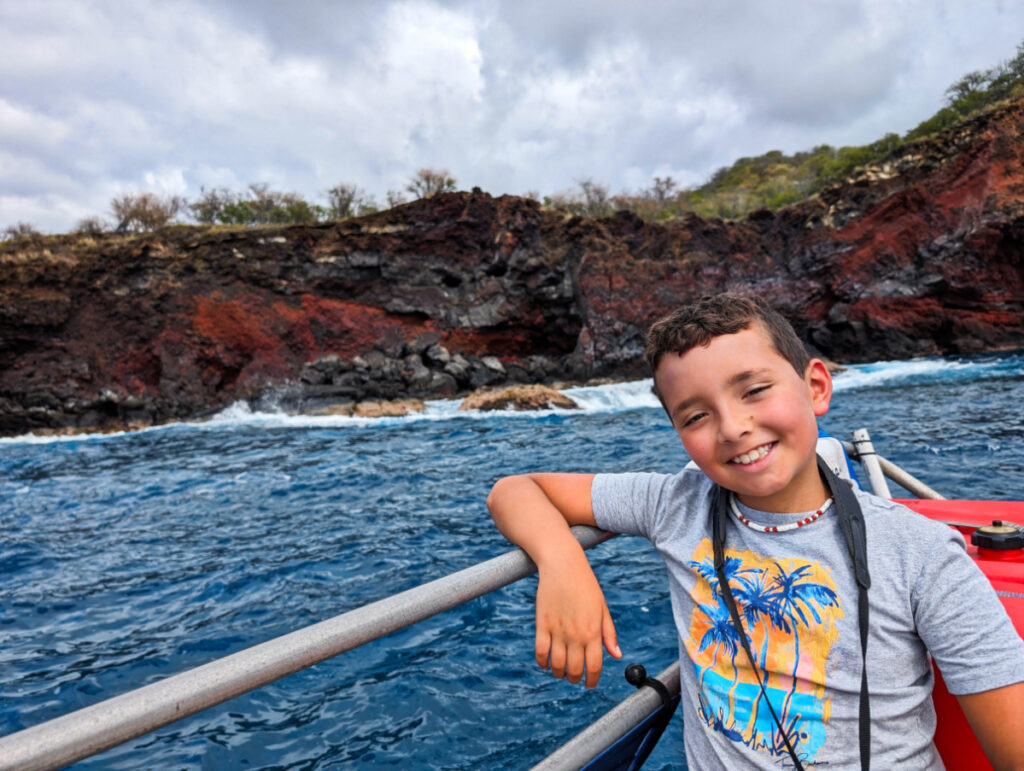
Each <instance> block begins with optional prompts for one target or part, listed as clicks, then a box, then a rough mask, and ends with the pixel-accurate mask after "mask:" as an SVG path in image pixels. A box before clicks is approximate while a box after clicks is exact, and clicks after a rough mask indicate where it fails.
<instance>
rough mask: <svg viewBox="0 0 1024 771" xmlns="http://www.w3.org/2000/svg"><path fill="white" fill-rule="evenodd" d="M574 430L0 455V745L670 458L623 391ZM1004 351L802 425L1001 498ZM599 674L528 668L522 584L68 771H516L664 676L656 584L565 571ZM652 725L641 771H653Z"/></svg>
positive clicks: (295, 435) (945, 489) (668, 645)
mask: <svg viewBox="0 0 1024 771" xmlns="http://www.w3.org/2000/svg"><path fill="white" fill-rule="evenodd" d="M572 395H574V396H575V397H576V398H577V399H578V400H579V401H580V402H581V404H582V405H583V407H584V409H582V410H580V411H579V412H565V411H548V412H544V413H532V414H526V413H518V414H517V413H489V414H482V413H458V412H456V410H455V408H454V405H453V404H446V403H434V404H431V406H430V409H428V410H427V412H426V413H423V414H421V415H418V416H414V417H410V418H404V419H382V420H358V419H350V418H340V417H337V418H332V417H308V416H288V415H283V414H276V413H272V414H266V413H264V414H254V413H251V412H249V411H248V410H247V409H246V408H244V407H242V406H237V407H234V408H232V409H230V410H228V411H226V412H225V413H223V414H222V415H220V416H218V417H217V418H215V419H214V420H211V421H208V422H205V423H195V424H175V425H171V426H165V427H160V428H156V429H150V430H146V431H140V432H136V433H130V434H119V435H110V436H83V437H71V438H68V437H64V438H59V439H57V438H37V437H31V436H29V437H18V438H14V439H7V440H0V502H2V503H0V735H4V734H8V733H12V732H14V731H17V730H20V729H22V728H25V727H28V726H32V725H35V724H38V723H41V722H43V721H45V720H49V719H51V718H54V717H58V716H60V715H63V714H65V713H67V712H70V711H72V710H75V709H78V708H80V707H84V706H87V705H90V704H95V703H97V702H99V701H102V700H103V699H106V698H109V697H111V696H115V695H117V694H120V693H124V692H126V691H128V690H130V689H133V688H136V687H139V686H141V685H145V684H147V683H151V682H153V681H155V680H159V679H162V678H165V677H167V676H169V675H172V674H175V673H177V672H182V671H184V670H186V669H189V668H191V667H195V666H198V665H200V664H203V663H206V662H209V661H212V660H214V659H217V658H220V657H222V656H225V655H227V654H229V653H233V652H235V651H239V650H242V649H244V648H247V647H249V646H251V645H254V644H257V643H259V642H263V641H265V640H268V639H271V638H273V637H275V636H278V635H282V634H285V633H287V632H290V631H293V630H295V629H298V628H300V627H303V626H306V625H308V624H312V623H314V622H317V621H321V620H323V619H325V618H329V617H331V616H334V615H336V614H339V613H343V612H345V611H348V610H352V609H354V608H357V607H359V606H361V605H364V604H366V603H368V602H372V601H374V600H378V599H381V598H382V597H385V596H387V595H390V594H393V593H395V592H399V591H402V590H404V589H408V588H410V587H413V586H416V585H418V584H421V583H424V582H426V581H429V580H432V579H435V578H439V577H441V576H443V575H446V574H448V573H451V572H454V571H456V570H460V569H462V568H465V567H469V566H470V565H473V564H475V563H477V562H480V561H482V560H485V559H488V558H490V557H494V556H496V555H498V554H500V553H502V552H504V551H506V550H508V549H509V546H508V544H507V543H506V542H505V541H504V539H503V538H502V537H501V535H500V534H499V533H498V532H497V531H496V530H495V529H494V527H493V525H492V523H491V520H490V517H489V516H488V514H487V510H486V507H485V505H484V500H485V498H486V495H487V492H488V490H489V489H490V486H491V485H492V484H493V483H494V481H495V480H497V479H498V478H499V477H501V476H504V475H506V474H511V473H520V472H528V471H538V470H558V471H631V470H656V471H666V472H671V471H674V470H677V469H678V468H679V467H680V466H681V465H682V464H684V463H685V462H686V460H687V458H686V456H685V454H684V453H683V451H682V447H681V445H680V444H679V441H678V439H677V438H676V435H675V433H674V432H673V431H672V429H671V428H670V426H669V424H668V422H667V420H666V419H665V418H664V416H663V414H662V413H661V411H660V409H659V408H658V406H657V403H656V402H655V400H654V398H653V397H652V396H651V395H650V393H649V383H643V382H640V383H632V384H619V385H615V386H602V387H591V388H581V389H576V390H575V391H573V392H572ZM1022 400H1024V352H1015V353H1007V354H1000V355H989V356H980V357H971V358H956V359H954V358H931V359H915V360H912V361H902V362H882V363H877V364H869V365H863V366H857V367H852V368H850V369H848V370H847V371H845V372H843V373H841V374H839V375H838V376H837V377H836V394H835V396H834V398H833V407H832V410H831V412H830V413H829V414H828V416H826V418H824V419H823V421H822V426H823V427H824V428H825V429H826V430H828V431H830V432H831V433H833V434H834V435H836V436H839V437H841V438H849V437H850V434H851V433H852V431H853V430H854V429H856V428H859V427H861V426H866V427H868V428H869V429H870V430H871V433H872V436H873V438H874V440H875V444H876V447H877V448H878V449H879V451H880V452H881V453H882V454H883V455H885V456H886V457H889V458H890V459H892V460H894V461H895V462H897V463H899V464H900V465H902V466H904V467H905V468H906V469H908V470H909V471H911V472H912V473H913V474H915V475H917V476H918V477H920V478H921V479H923V480H924V481H926V482H928V483H929V484H930V485H931V486H932V487H934V488H935V489H937V490H939V491H940V492H942V493H944V494H946V495H948V496H950V497H960V498H999V499H1020V498H1021V497H1024V496H1022V490H1024V419H1022V414H1024V413H1022V411H1021V407H1020V405H1021V402H1022ZM590 554H591V559H592V561H593V563H594V564H595V567H596V571H597V575H598V578H599V579H600V580H601V582H602V585H603V587H604V589H605V593H606V596H607V599H608V602H609V606H610V608H611V611H612V614H613V617H614V619H615V622H616V624H617V628H618V634H619V641H620V644H621V647H622V649H623V652H624V654H625V656H624V659H623V660H622V661H615V660H612V659H610V658H606V668H605V673H604V675H603V676H602V679H601V683H600V685H599V687H598V688H597V689H596V690H594V691H586V690H585V689H583V688H582V686H579V685H576V686H574V685H571V684H569V683H567V682H565V681H558V680H554V679H553V678H551V677H550V676H549V675H548V674H546V673H545V672H543V671H541V670H539V669H538V668H537V666H536V664H535V663H534V662H533V594H534V591H535V589H536V579H535V578H531V579H526V580H524V581H521V582H519V583H517V584H513V585H512V586H509V587H507V588H505V589H503V590H500V591H498V592H494V593H492V594H490V595H488V596H486V597H484V598H481V599H478V600H474V601H472V602H469V603H467V604H465V605H463V606H460V607H458V608H456V609H454V610H451V611H448V612H446V613H443V614H441V615H439V616H436V617H434V618H432V619H430V620H428V621H425V622H422V623H420V624H418V625H416V626H413V627H411V628H408V629H405V630H403V631H399V632H396V633H394V634H392V635H390V636H389V637H387V638H385V639H382V640H378V641H376V642H373V643H370V644H368V645H366V646H363V647H361V648H358V649H356V650H354V651H352V652H349V653H347V654H344V655H342V656H339V657H336V658H334V659H332V660H330V661H327V662H324V663H322V664H319V665H317V666H315V667H313V668H311V669H308V670H305V671H303V672H299V673H297V674H294V675H291V676H289V677H287V678H284V679H282V680H279V681H277V682H276V683H273V684H271V685H269V686H266V687H264V688H262V689H260V690H257V691H255V692H252V693H249V694H246V695H243V696H239V697H237V698H235V699H232V700H231V701H228V702H226V703H224V704H222V705H220V706H218V707H214V708H211V709H209V710H206V711H205V712H202V713H199V714H198V715H195V716H193V717H190V718H187V719H185V720H182V721H180V722H178V723H174V724H172V725H169V726H167V727H165V728H162V729H160V730H157V731H155V732H153V733H151V734H148V735H146V736H143V737H141V738H139V739H136V740H134V741H132V742H130V743H128V744H126V745H123V746H121V747H118V748H114V749H111V750H108V751H107V752H105V753H103V754H100V755H97V756H95V757H93V758H90V759H88V760H85V761H82V762H80V763H78V764H76V765H75V766H74V767H75V768H81V769H87V768H88V769H100V768H102V769H108V768H109V769H137V768H210V769H222V768H275V769H283V768H297V769H314V768H342V767H354V766H358V767H365V768H375V767H380V768H388V767H390V768H395V767H397V768H439V769H462V768H522V767H528V766H530V765H532V764H533V763H536V762H538V761H539V760H541V759H542V758H543V757H544V756H545V755H547V754H548V753H550V752H552V751H553V750H555V749H556V748H557V747H558V746H560V745H561V744H562V743H563V742H564V741H566V740H567V739H568V738H570V737H571V736H572V735H573V734H575V733H576V732H577V731H579V730H580V729H582V728H583V727H584V726H585V725H586V724H588V723H589V722H591V721H593V720H594V719H596V718H597V717H598V716H600V715H601V714H603V713H604V712H605V711H607V710H608V709H610V708H611V707H612V706H614V705H615V704H616V703H617V702H619V701H620V700H621V699H623V698H625V697H626V696H627V695H629V694H630V693H631V692H632V690H633V689H632V687H631V686H629V685H628V684H627V683H626V682H625V680H624V678H623V674H622V673H623V670H624V668H625V664H626V663H627V662H628V661H640V662H642V663H643V664H645V665H646V667H647V669H648V671H650V672H651V673H655V672H658V671H660V670H662V669H663V668H665V667H666V666H668V665H669V664H670V663H671V662H672V660H673V658H674V657H675V656H676V654H677V649H676V635H675V631H674V628H673V624H672V618H671V612H670V608H669V602H668V587H667V584H666V579H665V574H664V568H663V566H662V564H661V562H660V560H659V558H658V557H657V555H656V554H655V553H654V551H653V550H652V549H651V547H650V546H649V545H647V544H646V543H645V542H642V541H640V540H638V539H633V538H616V539H613V540H612V541H610V542H608V543H606V544H603V545H600V546H598V547H596V548H595V550H593V551H592V552H591V553H590ZM682 756H683V746H682V723H681V720H680V719H679V718H678V717H677V718H676V719H675V720H674V721H673V724H672V726H670V728H669V730H668V732H667V734H666V737H665V738H664V739H663V740H662V742H661V744H660V745H659V746H658V748H657V750H656V751H655V754H654V755H653V756H652V757H651V760H650V761H649V763H648V766H647V767H648V768H652V769H659V768H661V769H667V768H679V767H680V766H681V759H682Z"/></svg>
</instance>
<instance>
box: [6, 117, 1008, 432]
mask: <svg viewBox="0 0 1024 771" xmlns="http://www.w3.org/2000/svg"><path fill="white" fill-rule="evenodd" d="M1022 128H1024V104H1013V105H1010V106H1008V107H1006V108H1004V109H1002V110H999V111H996V112H992V113H988V114H986V115H983V116H981V117H979V118H977V119H974V120H973V121H971V122H970V123H968V124H966V125H963V126H961V127H958V128H957V129H956V130H954V131H953V132H950V133H948V134H946V135H943V136H941V137H938V138H935V139H933V140H929V141H927V142H923V143H918V144H916V145H914V146H911V147H908V148H904V149H903V150H902V151H901V152H900V153H899V154H897V155H895V156H893V157H891V158H890V159H888V161H887V162H886V163H885V164H884V165H882V166H880V167H875V168H870V169H865V170H863V171H862V172H861V173H860V175H859V176H858V177H857V178H855V179H853V180H849V181H848V182H847V183H845V184H843V185H839V186H836V187H833V188H831V189H829V190H826V191H824V192H823V193H822V194H821V195H819V196H816V197H815V198H813V199H810V200H808V201H805V202H803V203H800V204H797V205H795V206H792V207H789V208H787V209H784V210H781V211H779V212H776V213H771V212H758V213H755V214H753V215H751V216H750V217H748V218H746V219H744V220H741V221H736V222H723V221H720V220H702V219H700V218H697V217H688V218H685V219H683V220H680V221H673V222H669V223H665V224H650V223H644V222H643V221H641V220H639V219H637V218H636V217H633V216H631V215H629V214H626V213H621V214H619V215H616V216H614V217H608V218H603V219H597V220H585V219H580V218H572V217H566V216H564V215H562V214H560V213H558V212H553V211H549V210H544V209H542V208H541V207H540V206H539V205H538V204H537V203H535V202H533V201H528V200H523V199H517V198H511V197H502V198H492V197H490V196H488V195H486V194H483V193H480V192H477V191H474V192H473V193H454V194H447V195H442V196H438V197H436V198H433V199H429V200H423V201H418V202H416V203H413V204H409V205H407V206H403V207H399V208H397V209H393V210H391V211H387V212H383V213H381V214H378V215H373V216H370V217H364V218H361V219H357V220H348V221H344V222H340V223H335V224H330V225H322V226H316V227H286V228H266V229H259V230H247V231H228V232H224V231H210V230H202V229H198V228H173V229H168V230H165V231H162V232H160V233H155V234H149V235H145V236H138V237H119V236H105V237H101V238H98V239H93V240H90V239H85V238H82V237H71V236H60V237H49V238H45V239H42V240H39V241H37V242H34V243H31V244H25V243H8V244H6V245H4V246H3V247H2V248H0V433H7V434H10V433H19V432H23V431H28V430H33V429H37V428H54V427H61V426H79V427H81V426H102V425H119V424H123V423H126V422H132V421H139V422H150V421H161V420H167V419H172V418H178V417H184V416H188V415H194V414H197V413H202V412H203V411H204V410H208V409H210V408H214V407H218V406H222V405H224V404H226V403H229V402H231V401H233V400H235V399H238V398H255V397H257V396H258V395H260V394H263V393H266V392H268V391H270V390H280V389H282V388H284V389H286V391H288V389H290V391H291V392H292V393H293V395H295V394H298V397H296V398H298V399H299V401H300V402H301V398H302V397H304V396H309V395H310V394H313V395H314V396H318V397H320V398H325V399H339V398H351V399H358V398H365V397H367V396H370V397H381V396H383V397H393V396H398V395H402V394H419V395H425V396H429V395H452V394H454V393H456V392H459V391H464V390H467V389H469V388H472V387H474V386H477V385H480V384H483V383H489V382H497V381H500V380H512V381H516V380H518V381H523V382H528V381H539V380H551V379H558V378H584V377H590V376H600V375H619V376H626V375H636V374H642V373H643V368H642V361H641V354H642V349H643V338H644V333H645V330H646V328H647V326H648V325H649V324H650V323H651V322H652V321H654V320H655V319H657V318H658V317H660V316H662V315H664V314H665V313H667V312H669V311H670V310H672V309H673V308H675V307H676V306H677V305H679V304H680V303H682V302H685V301H687V300H690V299H693V298H696V297H699V296H700V295H703V294H707V293H713V292H718V291H722V290H725V289H741V290H754V291H758V292H761V293H763V294H764V295H765V296H766V297H767V298H769V299H770V301H771V302H772V303H773V304H774V305H776V306H777V307H778V308H779V309H780V310H781V311H783V313H785V314H786V315H787V316H789V317H790V318H791V319H792V320H793V321H794V324H795V325H796V326H797V329H798V331H799V332H800V333H801V334H802V335H803V336H804V337H805V338H806V339H807V340H808V341H809V342H811V343H812V344H813V345H815V346H816V347H817V348H819V349H820V350H821V351H822V352H824V353H825V354H827V355H829V356H831V357H833V358H836V359H838V360H848V361H853V360H870V359H878V358H897V357H906V356H914V355H920V354H933V353H956V352H976V351H982V350H988V349H993V348H1010V347H1019V346H1021V345H1024V270H1022V253H1024V165H1022V161H1024V141H1022V140H1021V138H1020V137H1021V135H1022V131H1021V129H1022ZM491 357H496V358H491Z"/></svg>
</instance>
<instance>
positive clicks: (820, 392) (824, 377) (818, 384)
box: [804, 359, 832, 418]
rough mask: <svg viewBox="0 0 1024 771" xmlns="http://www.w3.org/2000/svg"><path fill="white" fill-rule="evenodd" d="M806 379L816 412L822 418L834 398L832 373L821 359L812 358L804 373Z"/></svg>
mask: <svg viewBox="0 0 1024 771" xmlns="http://www.w3.org/2000/svg"><path fill="white" fill-rule="evenodd" d="M804 381H805V382H806V383H807V387H808V388H809V389H810V390H811V404H812V406H813V407H814V414H815V415H816V416H817V417H819V418H820V417H821V416H822V415H824V414H825V413H826V412H828V405H829V402H830V401H831V400H832V374H831V373H830V372H829V371H828V367H826V366H825V362H823V361H822V360H821V359H811V361H810V363H809V364H808V365H807V372H806V373H805V374H804Z"/></svg>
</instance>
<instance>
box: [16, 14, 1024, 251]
mask: <svg viewBox="0 0 1024 771" xmlns="http://www.w3.org/2000/svg"><path fill="white" fill-rule="evenodd" d="M1022 40H1024V2H1018V1H1017V0H1005V2H987V1H986V0H949V1H948V2H944V1H943V0H817V1H815V2H812V1H811V0H806V1H805V2H801V1H800V0H782V1H780V2H775V1H768V0H746V1H745V2H740V0H692V1H691V2H670V1H669V0H621V1H619V2H610V1H609V0H588V1H587V2H580V1H577V0H572V1H570V2H559V0H542V1H538V0H509V1H508V2H497V0H490V1H488V0H465V1H459V0H365V1H364V0H306V1H305V2H303V0H292V1H291V2H287V3H286V2H278V1H277V0H206V1H205V2H189V1H188V0H183V1H178V0H125V1H124V2H121V1H120V0H111V1H110V2H101V1H98V0H97V1H94V2H89V1H88V0H68V1H67V2H58V1H56V0H54V1H52V2H51V1H49V0H0V228H3V227H5V226H7V225H10V224H13V223H15V222H28V223H31V224H33V225H35V226H36V227H37V228H39V229H41V230H43V231H44V232H57V231H66V230H69V229H71V228H72V227H74V226H75V224H76V223H77V222H78V220H80V219H81V218H83V217H87V216H90V215H103V216H106V217H108V218H109V217H110V216H111V215H110V213H109V202H110V200H111V198H112V197H113V196H114V195H117V194H120V193H124V192H138V191H143V190H151V191H154V192H159V193H164V194H178V195H183V196H185V197H194V196H197V195H198V194H199V191H200V188H202V187H205V188H211V187H228V188H231V189H235V190H242V189H244V188H245V187H246V186H247V185H248V184H249V183H251V182H265V183H268V184H269V185H270V186H271V187H272V188H273V189H277V190H282V191H294V192H298V193H301V194H302V195H304V196H305V197H307V198H308V199H310V200H313V201H316V202H326V201H325V197H324V193H325V191H326V190H327V189H328V188H329V187H331V186H333V185H335V184H338V183H340V182H347V183H352V184H356V185H358V186H359V187H360V188H362V189H363V190H365V191H366V192H368V193H370V194H372V195H374V196H375V197H376V198H378V199H383V197H384V195H385V193H386V191H388V190H391V189H394V190H400V189H402V188H403V187H404V186H405V184H406V182H407V181H408V179H409V177H410V176H411V175H412V173H413V172H415V171H416V170H417V169H419V168H422V167H434V168H444V169H448V170H449V171H450V172H451V174H452V175H453V176H454V177H455V178H456V179H457V181H458V187H459V188H460V189H466V190H468V189H469V188H471V187H473V186H479V187H481V188H483V189H484V190H486V191H487V192H490V193H493V194H495V195H497V194H501V193H516V194H519V193H525V192H528V191H533V192H536V193H539V194H541V195H543V194H547V193H553V192H562V191H567V190H570V189H572V188H573V187H574V186H575V184H576V183H577V182H578V181H580V180H583V179H587V178H590V179H593V180H594V181H596V182H599V183H601V184H604V185H606V186H608V187H609V188H610V189H611V190H612V191H614V192H619V191H623V190H628V191H634V190H638V189H640V188H642V187H645V186H647V185H649V183H650V181H651V179H652V178H653V177H654V176H666V175H669V176H672V177H674V178H675V179H676V180H677V181H678V182H679V183H680V184H681V185H683V186H695V185H698V184H700V183H702V182H704V181H705V180H706V179H707V178H708V177H709V176H710V174H711V173H712V172H714V171H715V169H717V168H719V167H721V166H725V165H728V164H730V163H732V162H733V161H734V160H736V159H737V158H739V157H741V156H744V155H759V154H761V153H763V152H766V151H768V150H772V149H780V150H783V151H785V152H794V151H797V150H804V149H809V148H811V147H813V146H814V145H817V144H821V143H823V142H827V143H829V144H832V145H843V144H862V143H865V142H868V141H872V140H874V139H877V138H878V137H880V136H882V135H883V134H885V133H886V132H888V131H896V132H899V133H903V132H906V131H907V130H908V129H910V128H912V127H913V126H915V125H916V124H917V123H918V122H920V121H921V120H923V119H924V118H926V117H928V116H929V115H931V114H932V113H933V112H935V111H936V110H937V109H938V108H939V107H940V106H941V105H942V98H943V92H944V91H945V89H946V87H947V86H949V85H950V84H951V83H952V82H953V81H955V80H957V79H958V78H959V77H960V76H961V75H963V74H965V73H966V72H968V71H971V70H975V69H985V68H989V67H991V66H993V65H995V64H997V63H999V62H1000V61H1003V60H1005V59H1008V58H1010V57H1011V56H1013V54H1014V53H1015V50H1016V45H1017V44H1018V43H1019V42H1021V41H1022Z"/></svg>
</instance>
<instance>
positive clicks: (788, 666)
mask: <svg viewBox="0 0 1024 771" xmlns="http://www.w3.org/2000/svg"><path fill="white" fill-rule="evenodd" d="M693 557H694V558H693V559H692V560H690V561H689V562H688V564H689V566H690V567H691V568H692V569H693V570H694V571H695V572H696V574H697V576H698V582H697V586H696V587H695V588H694V590H693V592H692V595H693V599H694V610H693V614H692V616H691V623H690V634H689V638H688V639H687V640H686V647H687V650H688V651H689V653H690V658H691V660H692V662H693V666H694V670H695V674H696V675H697V684H698V688H697V690H698V707H697V711H698V714H699V715H700V717H701V719H702V720H703V721H704V722H705V723H706V724H707V725H708V726H709V727H710V728H711V729H712V730H713V731H715V732H717V733H720V734H722V735H723V736H725V737H727V738H728V739H730V740H731V741H735V742H740V743H742V744H745V745H747V746H748V747H750V748H752V749H754V750H756V751H759V752H766V753H768V754H769V755H772V756H779V755H785V754H787V750H786V744H785V740H784V739H783V736H782V734H781V733H780V731H779V728H778V726H777V725H776V724H775V720H774V719H773V718H772V716H771V710H769V709H767V707H766V705H765V704H764V696H763V695H762V692H761V686H763V687H764V690H765V692H766V693H767V694H768V698H769V699H770V701H771V706H772V708H773V709H774V711H775V714H776V715H777V716H778V717H779V720H780V722H781V723H782V726H783V728H784V730H785V733H786V737H787V738H788V739H789V741H790V743H791V744H792V745H793V746H794V748H795V749H797V751H798V753H799V754H800V755H802V756H803V757H804V758H805V759H808V760H809V759H812V758H813V756H814V754H815V753H816V752H817V750H818V749H820V747H821V746H822V745H823V744H824V739H825V724H826V723H827V721H828V716H829V707H830V705H829V703H828V702H829V699H828V698H827V697H826V695H825V663H826V660H827V658H828V653H829V651H830V650H831V649H832V647H833V645H834V644H835V642H836V641H837V640H838V632H837V631H836V620H837V619H839V618H842V616H843V613H842V610H841V608H840V602H839V598H838V596H837V594H836V591H835V585H834V584H833V583H832V579H831V576H830V574H829V571H828V569H827V568H824V567H821V566H820V565H818V564H817V563H811V562H808V561H803V560H796V559H773V558H768V557H763V556H761V555H758V554H756V553H754V552H751V551H744V552H742V553H736V552H727V554H726V560H725V565H724V573H725V578H726V580H727V581H728V582H729V586H730V588H731V589H732V593H733V597H734V599H735V600H736V604H737V607H738V609H739V612H740V619H741V621H742V623H743V627H744V629H743V633H745V634H746V635H747V638H748V640H749V641H750V647H751V652H752V654H753V656H754V659H755V661H756V663H757V670H758V672H759V674H760V677H761V680H760V682H759V681H758V676H757V675H755V673H754V670H753V669H751V667H750V665H749V663H748V662H747V660H746V655H745V654H744V653H743V648H742V641H741V638H740V636H739V635H740V632H739V631H738V630H737V629H736V627H735V625H734V624H733V623H732V619H731V617H730V615H729V611H728V609H727V608H726V606H725V603H724V601H723V598H722V593H721V588H720V586H719V582H718V576H717V574H716V573H715V568H714V557H713V555H712V550H711V543H710V540H709V539H704V540H703V541H702V542H701V544H700V545H699V546H698V548H697V549H696V550H695V552H694V554H693Z"/></svg>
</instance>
